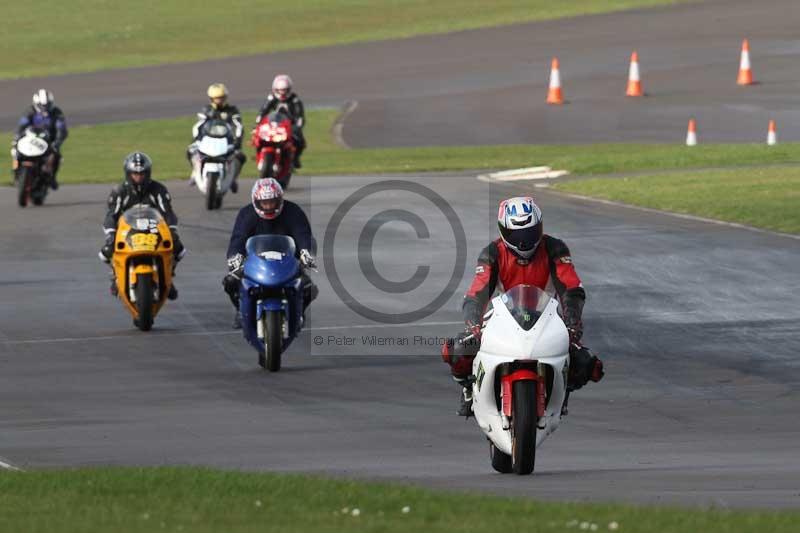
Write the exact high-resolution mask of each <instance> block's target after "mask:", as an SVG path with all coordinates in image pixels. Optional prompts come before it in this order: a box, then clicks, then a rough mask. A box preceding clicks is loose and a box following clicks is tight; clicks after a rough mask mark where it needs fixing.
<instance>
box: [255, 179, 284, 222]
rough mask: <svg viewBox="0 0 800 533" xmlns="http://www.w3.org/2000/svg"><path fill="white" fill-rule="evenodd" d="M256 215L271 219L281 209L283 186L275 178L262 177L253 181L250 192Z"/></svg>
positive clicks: (279, 212)
mask: <svg viewBox="0 0 800 533" xmlns="http://www.w3.org/2000/svg"><path fill="white" fill-rule="evenodd" d="M250 198H251V199H252V201H253V207H254V208H255V210H256V213H258V216H260V217H261V218H265V219H267V220H272V219H274V218H276V217H277V216H278V215H280V214H281V210H282V209H283V187H281V184H280V183H278V180H276V179H275V178H264V179H260V180H258V181H256V182H255V184H254V185H253V191H252V192H251V193H250Z"/></svg>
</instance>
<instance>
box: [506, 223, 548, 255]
mask: <svg viewBox="0 0 800 533" xmlns="http://www.w3.org/2000/svg"><path fill="white" fill-rule="evenodd" d="M500 234H501V235H502V236H503V239H504V240H505V241H506V242H508V243H510V244H511V245H513V246H515V247H516V248H518V249H519V250H520V251H521V252H525V251H528V250H533V249H534V248H535V247H536V245H537V244H538V243H539V241H540V240H541V239H542V225H541V224H536V225H535V226H531V227H529V228H523V229H509V228H504V227H503V226H500Z"/></svg>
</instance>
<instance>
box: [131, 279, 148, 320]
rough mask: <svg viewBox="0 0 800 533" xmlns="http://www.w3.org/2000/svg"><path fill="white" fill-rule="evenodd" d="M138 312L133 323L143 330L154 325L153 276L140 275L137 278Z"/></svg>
mask: <svg viewBox="0 0 800 533" xmlns="http://www.w3.org/2000/svg"><path fill="white" fill-rule="evenodd" d="M135 293H136V312H137V314H138V315H139V316H138V318H136V319H134V321H133V323H134V324H135V325H136V327H137V328H139V329H140V330H142V331H150V329H151V328H152V327H153V278H152V277H150V276H140V277H139V278H138V279H137V280H136V289H135Z"/></svg>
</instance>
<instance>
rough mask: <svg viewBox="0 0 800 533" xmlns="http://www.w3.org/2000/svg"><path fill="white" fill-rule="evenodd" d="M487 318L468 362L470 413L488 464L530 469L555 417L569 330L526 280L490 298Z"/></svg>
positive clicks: (508, 469) (561, 391)
mask: <svg viewBox="0 0 800 533" xmlns="http://www.w3.org/2000/svg"><path fill="white" fill-rule="evenodd" d="M488 315H489V318H488V319H487V320H485V321H484V329H483V334H482V337H481V346H480V351H479V352H478V355H477V356H476V357H475V360H474V361H473V365H472V372H473V379H474V382H473V383H472V397H473V403H472V410H473V413H474V415H475V420H476V421H477V422H478V426H480V428H481V430H483V432H484V434H485V435H486V437H487V438H488V439H489V454H490V457H491V460H492V467H494V469H495V470H497V471H498V472H502V473H511V472H513V473H515V474H530V473H531V472H533V469H534V465H535V462H536V448H537V447H538V446H539V445H540V444H541V443H542V442H543V441H544V439H545V438H547V436H548V435H550V434H551V433H553V432H554V431H555V430H556V429H557V428H558V425H559V424H560V422H561V407H562V405H563V404H564V401H565V398H566V395H567V375H568V372H569V334H568V332H567V327H566V326H565V325H564V322H563V321H562V320H561V317H560V316H559V314H558V302H557V301H556V300H555V299H553V298H552V297H551V296H550V295H549V294H547V293H546V292H544V291H542V290H541V289H539V288H538V287H534V286H530V285H517V286H516V287H514V288H512V289H511V290H509V291H508V292H506V293H504V294H501V295H500V296H497V297H496V298H494V299H493V300H492V309H491V311H490V312H489V313H488Z"/></svg>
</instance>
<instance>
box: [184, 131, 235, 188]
mask: <svg viewBox="0 0 800 533" xmlns="http://www.w3.org/2000/svg"><path fill="white" fill-rule="evenodd" d="M228 152H230V156H229V157H228V158H227V159H226V160H225V163H221V162H215V161H204V159H205V157H214V158H216V157H222V156H224V155H225V154H227V153H228ZM197 153H198V156H199V157H197V158H195V161H194V178H195V183H196V184H197V188H198V189H199V190H200V192H202V193H203V194H206V192H207V191H208V184H209V183H210V181H211V179H212V178H216V179H217V188H216V190H217V192H218V193H220V194H225V193H226V192H228V189H229V188H230V185H231V183H232V182H233V178H234V176H235V172H236V169H235V168H234V165H235V164H236V163H237V161H236V158H235V157H234V156H233V147H232V146H231V145H230V144H228V140H227V139H225V138H221V137H211V136H208V135H205V136H203V137H202V138H201V139H200V140H199V141H197ZM204 156H205V157H204Z"/></svg>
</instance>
